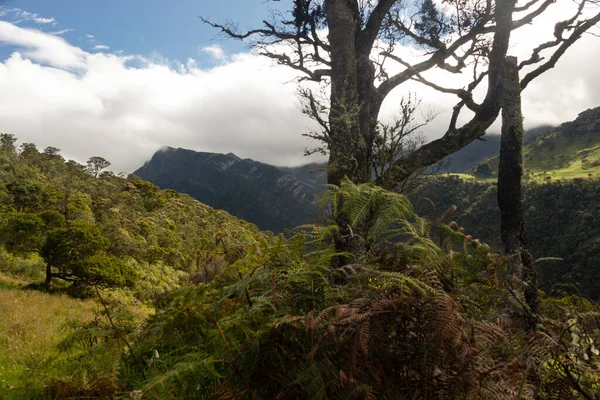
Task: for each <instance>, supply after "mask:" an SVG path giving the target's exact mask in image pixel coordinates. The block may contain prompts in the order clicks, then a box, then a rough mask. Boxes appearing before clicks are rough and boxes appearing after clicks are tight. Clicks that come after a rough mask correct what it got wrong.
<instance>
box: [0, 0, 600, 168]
mask: <svg viewBox="0 0 600 400" xmlns="http://www.w3.org/2000/svg"><path fill="white" fill-rule="evenodd" d="M555 9H556V11H553V12H555V13H558V15H560V14H561V13H564V10H562V11H561V9H560V7H556V8H555ZM560 16H563V15H560ZM554 18H556V15H554ZM545 28H546V31H547V32H546V33H545V34H544V32H542V30H543V29H542V26H538V25H535V26H531V27H527V28H524V29H522V30H520V31H519V33H518V34H516V35H515V36H514V38H513V39H514V40H513V41H512V44H511V53H512V54H516V55H518V56H519V57H520V58H521V59H524V58H525V57H526V56H527V55H528V54H529V51H530V47H531V45H532V44H533V43H539V42H541V41H544V40H547V37H550V38H551V37H552V25H545ZM82 39H85V41H86V42H87V41H88V40H96V39H95V37H93V35H91V34H88V35H86V36H85V37H84V38H82ZM0 42H3V43H7V44H10V45H12V46H17V47H18V48H19V50H18V51H17V52H15V53H13V54H12V55H11V56H10V57H9V58H8V59H6V60H1V61H0V131H2V132H9V133H13V134H15V135H16V136H17V137H18V138H19V139H20V141H22V142H34V143H36V144H37V145H38V147H40V148H43V147H45V146H50V145H52V146H56V147H59V148H61V149H62V153H63V154H64V155H65V156H66V157H71V158H75V159H77V160H78V161H80V162H83V161H85V160H87V158H89V157H91V156H95V155H99V156H103V157H105V158H107V159H108V160H110V161H111V162H112V163H113V167H114V170H115V171H128V172H129V171H133V170H134V169H136V168H137V167H139V166H141V165H142V164H143V162H144V161H145V160H147V159H149V158H150V156H151V155H152V154H153V152H154V151H156V150H158V149H159V148H161V147H162V146H173V147H184V148H190V149H195V150H200V151H212V152H223V153H228V152H233V153H236V154H237V155H239V156H241V157H250V158H253V159H256V160H260V161H264V162H268V163H272V164H277V165H299V164H301V163H306V162H308V161H309V160H308V159H306V158H305V157H303V156H302V152H303V149H304V148H305V147H306V146H310V145H311V143H310V142H308V141H307V140H306V139H305V138H303V137H302V136H301V134H302V133H304V132H306V131H308V130H309V128H310V127H314V126H313V123H312V122H311V121H309V120H308V119H307V118H306V117H304V116H303V115H302V114H301V113H300V112H299V111H298V108H297V103H298V101H297V99H296V96H295V90H296V87H295V85H294V84H293V83H288V84H285V82H290V81H291V80H292V78H293V77H294V76H296V74H295V72H294V71H290V70H288V69H286V68H284V67H281V66H274V65H273V63H272V62H271V61H270V60H267V59H265V58H262V57H260V56H258V55H256V54H252V53H240V54H233V55H227V54H226V53H225V52H224V51H223V50H222V49H221V48H220V47H218V46H209V47H205V48H201V49H200V50H201V52H202V53H204V54H206V55H205V57H207V56H210V57H211V58H212V59H213V60H215V59H216V60H218V61H219V63H218V65H217V66H214V67H212V68H205V69H202V68H200V67H198V65H202V63H197V62H196V60H193V59H190V60H188V61H187V62H186V63H185V64H181V63H175V62H172V61H169V60H164V59H162V58H161V57H160V55H158V54H155V55H152V57H150V58H143V57H140V56H133V55H127V54H123V53H122V52H117V53H112V54H109V53H103V52H95V53H90V52H87V51H84V50H83V49H81V48H79V47H76V46H73V45H72V44H70V43H68V42H67V41H65V40H64V39H63V38H62V37H58V36H56V35H50V34H45V33H43V32H40V31H38V30H33V29H24V28H21V27H18V26H16V25H14V24H11V23H8V22H4V21H0ZM91 44H92V45H95V46H102V45H101V44H99V42H94V43H91ZM404 50H406V49H404ZM599 52H600V39H597V38H595V37H593V36H590V35H588V36H585V37H584V38H583V39H582V40H581V41H580V42H579V43H577V44H576V45H574V46H573V48H572V49H571V50H570V51H569V53H568V54H567V56H566V57H565V58H564V59H563V60H562V61H561V62H559V64H558V65H557V66H556V68H555V69H553V70H552V71H549V72H548V73H546V74H544V75H543V76H542V77H541V78H539V79H538V80H536V81H535V83H534V84H532V85H531V86H530V87H528V88H527V90H526V91H525V92H524V98H523V109H524V113H525V122H526V124H527V126H528V127H532V126H535V125H539V124H541V123H560V122H563V121H566V120H571V119H574V118H575V117H576V116H577V113H579V112H580V111H582V110H584V109H586V108H589V107H594V106H598V105H600V79H599V78H600V76H599V75H600V71H599V70H598V68H596V67H595V58H596V54H598V53H599ZM392 72H393V71H392ZM426 77H428V78H430V79H431V80H435V81H436V82H441V83H443V84H445V85H447V86H455V87H460V85H461V84H462V83H461V82H460V79H459V78H457V77H456V76H454V75H451V74H448V73H445V72H440V71H433V72H430V73H429V74H427V75H426ZM408 91H413V92H417V93H418V94H419V96H420V97H422V98H423V102H424V103H425V104H429V105H433V106H438V107H442V108H443V109H444V110H446V113H445V114H443V115H441V116H440V117H438V119H437V120H436V121H435V122H434V123H433V124H431V125H430V126H428V127H427V129H426V134H427V136H428V137H430V138H433V137H439V136H440V135H442V134H443V133H444V132H445V130H446V128H447V125H448V115H449V112H450V111H451V109H452V106H453V105H454V104H455V103H456V100H457V99H456V97H455V96H451V95H441V94H439V93H437V92H434V91H433V90H430V89H428V88H423V87H422V86H420V85H418V84H417V83H411V84H408V85H403V86H402V87H401V88H400V89H398V90H397V91H396V92H393V93H392V95H391V96H390V98H389V99H387V100H386V102H385V103H384V109H383V110H382V117H384V118H385V117H387V116H388V115H389V114H391V113H393V112H394V110H395V107H396V106H397V104H398V101H399V99H400V98H401V96H402V95H404V94H406V93H407V92H408ZM496 129H497V126H496Z"/></svg>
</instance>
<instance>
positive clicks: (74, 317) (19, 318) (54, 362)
mask: <svg viewBox="0 0 600 400" xmlns="http://www.w3.org/2000/svg"><path fill="white" fill-rule="evenodd" d="M26 284H27V282H25V281H21V280H19V279H16V278H13V277H9V276H6V275H0V398H3V399H4V398H11V393H12V392H13V390H12V388H19V387H23V386H26V385H28V384H30V383H34V382H35V383H37V382H40V381H47V380H49V379H52V378H53V377H61V376H62V375H63V373H64V371H62V370H61V369H60V368H58V366H59V365H60V364H61V363H62V361H64V360H65V358H66V357H67V354H65V353H64V352H60V351H59V349H58V344H59V343H60V342H61V341H62V340H63V339H64V338H65V337H66V336H67V335H68V334H69V333H70V329H69V328H68V323H69V322H70V321H76V322H78V323H79V324H81V323H84V322H86V321H89V320H91V319H92V318H93V313H94V311H95V310H97V309H98V304H97V303H96V302H94V301H91V300H87V301H82V300H75V299H72V298H69V297H67V296H66V295H56V294H48V293H43V292H38V291H33V290H27V289H24V286H25V285H26Z"/></svg>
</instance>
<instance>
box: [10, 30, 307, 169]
mask: <svg viewBox="0 0 600 400" xmlns="http://www.w3.org/2000/svg"><path fill="white" fill-rule="evenodd" d="M0 38H2V39H1V40H4V41H6V42H10V43H11V44H13V45H16V46H19V47H21V49H20V50H19V51H18V52H15V53H13V54H12V56H10V58H8V59H6V60H4V61H3V62H1V63H0V121H1V122H0V131H2V132H10V133H13V134H15V135H16V136H17V137H18V138H19V140H20V141H21V142H33V143H36V144H37V145H38V147H39V148H44V147H46V146H50V145H52V146H56V147H59V148H61V149H62V153H63V154H64V155H65V157H72V158H75V159H77V160H78V161H80V162H83V161H85V160H87V158H89V157H91V156H94V155H99V156H103V157H105V158H106V159H108V160H110V161H111V162H112V163H113V168H114V170H115V171H121V170H123V171H133V170H134V169H136V168H138V167H140V166H141V165H142V164H143V163H144V161H146V160H147V159H149V158H150V157H151V155H152V154H153V153H154V152H155V151H156V150H158V149H159V148H161V147H162V146H174V147H184V148H191V149H196V150H200V151H212V152H225V153H227V152H233V153H236V154H238V155H239V156H241V157H249V158H253V159H257V160H261V161H265V162H269V163H273V164H278V165H298V164H302V163H305V162H308V161H309V160H307V159H306V158H305V157H303V156H302V152H303V149H304V148H305V147H306V146H307V145H309V144H310V143H308V142H307V141H306V140H305V138H303V137H302V136H301V133H303V132H305V131H306V130H307V128H308V127H309V126H310V125H311V121H309V120H307V119H306V118H305V117H304V116H303V115H301V113H300V112H299V111H298V109H297V107H296V102H297V101H296V98H295V90H296V89H295V86H294V85H293V84H288V85H285V84H284V82H289V81H290V80H291V79H292V78H293V77H294V73H293V72H291V71H288V70H286V69H283V68H271V65H272V63H271V62H270V61H269V60H266V59H264V58H262V57H260V56H257V55H253V54H247V53H242V54H236V55H233V56H231V57H230V61H229V62H227V63H224V64H222V65H219V66H217V67H214V68H211V69H204V70H203V69H199V68H198V67H197V66H196V63H195V61H194V60H189V61H188V62H187V63H186V64H184V65H183V64H178V65H176V66H175V65H173V64H174V63H172V62H171V63H168V64H165V63H164V62H163V61H164V60H160V59H159V58H155V59H152V60H149V59H145V58H142V57H139V56H130V55H116V54H108V53H95V54H92V53H88V52H85V51H84V50H82V49H80V48H77V47H74V46H72V45H70V44H69V43H67V42H66V41H65V40H64V39H62V38H61V37H56V36H52V35H48V34H44V33H43V32H40V31H35V30H27V29H23V28H20V27H17V26H14V25H12V24H9V23H5V22H4V23H3V22H1V21H0Z"/></svg>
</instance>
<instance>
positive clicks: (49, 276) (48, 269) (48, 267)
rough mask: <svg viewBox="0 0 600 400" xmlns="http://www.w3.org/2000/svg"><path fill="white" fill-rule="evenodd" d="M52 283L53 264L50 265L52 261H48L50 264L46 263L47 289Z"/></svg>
mask: <svg viewBox="0 0 600 400" xmlns="http://www.w3.org/2000/svg"><path fill="white" fill-rule="evenodd" d="M51 283H52V266H51V265H50V263H48V264H46V281H45V282H44V284H45V285H46V288H47V289H49V288H50V284H51Z"/></svg>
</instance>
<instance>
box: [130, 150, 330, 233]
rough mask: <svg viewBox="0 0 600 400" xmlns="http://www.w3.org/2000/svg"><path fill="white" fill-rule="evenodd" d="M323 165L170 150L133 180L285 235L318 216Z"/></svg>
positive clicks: (151, 161) (148, 165)
mask: <svg viewBox="0 0 600 400" xmlns="http://www.w3.org/2000/svg"><path fill="white" fill-rule="evenodd" d="M318 166H319V165H318V164H314V163H312V164H307V165H304V166H301V167H296V168H293V167H292V168H290V167H275V166H273V165H269V164H265V163H262V162H259V161H254V160H252V159H249V158H245V159H243V158H240V157H238V156H236V155H235V154H233V153H228V154H221V153H209V152H198V151H194V150H189V149H183V148H173V147H165V148H163V149H161V150H159V151H157V152H156V153H155V154H154V155H153V156H152V158H151V159H150V160H149V161H147V162H146V163H145V164H144V165H143V166H142V167H141V168H139V169H137V170H136V171H135V172H134V174H135V175H137V176H139V177H140V178H142V179H145V180H148V181H150V182H152V183H154V184H155V185H157V186H159V187H161V188H163V189H173V190H177V191H179V192H182V193H187V194H189V195H191V196H192V197H194V198H196V199H197V200H199V201H201V202H203V203H205V204H207V205H209V206H211V207H214V208H220V209H224V210H227V211H228V212H230V213H231V214H232V215H234V216H236V217H238V218H241V219H244V220H247V221H249V222H253V223H255V224H257V225H258V226H259V227H261V228H262V229H266V230H271V231H273V232H283V231H285V230H286V229H290V228H293V227H295V226H298V225H302V224H304V223H307V222H310V221H312V220H314V219H315V217H317V216H318V215H319V207H318V206H317V204H316V203H317V201H318V199H319V193H320V191H321V190H322V189H323V187H321V186H322V184H324V183H325V181H324V174H321V176H318V175H319V173H317V174H311V173H310V171H309V170H311V169H312V168H313V167H315V168H317V169H318Z"/></svg>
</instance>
